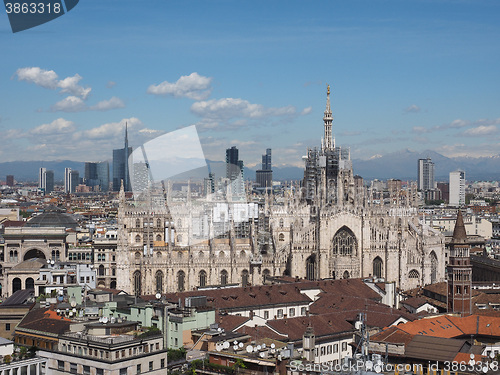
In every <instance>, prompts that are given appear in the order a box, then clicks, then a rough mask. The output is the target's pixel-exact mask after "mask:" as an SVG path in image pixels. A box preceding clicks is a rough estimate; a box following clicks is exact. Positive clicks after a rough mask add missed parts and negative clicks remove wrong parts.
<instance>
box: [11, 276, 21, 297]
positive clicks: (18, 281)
mask: <svg viewBox="0 0 500 375" xmlns="http://www.w3.org/2000/svg"><path fill="white" fill-rule="evenodd" d="M21 288H22V286H21V279H20V278H19V277H16V278H15V279H14V280H12V293H13V294H14V293H15V292H17V291H18V290H21Z"/></svg>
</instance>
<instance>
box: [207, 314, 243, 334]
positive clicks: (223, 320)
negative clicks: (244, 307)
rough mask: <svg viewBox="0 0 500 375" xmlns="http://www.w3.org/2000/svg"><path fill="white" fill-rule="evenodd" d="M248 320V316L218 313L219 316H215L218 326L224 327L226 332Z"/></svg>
mask: <svg viewBox="0 0 500 375" xmlns="http://www.w3.org/2000/svg"><path fill="white" fill-rule="evenodd" d="M249 320H250V318H248V317H246V316H238V315H219V317H218V318H216V321H215V322H216V323H217V324H218V325H219V327H220V328H224V330H225V331H226V332H230V331H233V330H234V329H235V328H238V327H239V326H240V325H242V324H243V323H245V322H247V321H249Z"/></svg>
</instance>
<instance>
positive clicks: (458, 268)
mask: <svg viewBox="0 0 500 375" xmlns="http://www.w3.org/2000/svg"><path fill="white" fill-rule="evenodd" d="M447 269H448V271H447V272H448V312H449V313H459V314H461V315H462V316H467V315H470V314H472V266H471V264H470V245H469V243H468V241H467V233H466V231H465V225H464V219H463V217H462V212H461V211H460V210H458V213H457V221H456V223H455V230H454V231H453V238H452V240H451V243H450V263H449V264H448V268H447Z"/></svg>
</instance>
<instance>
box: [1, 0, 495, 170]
mask: <svg viewBox="0 0 500 375" xmlns="http://www.w3.org/2000/svg"><path fill="white" fill-rule="evenodd" d="M118 4H120V6H118ZM152 5H153V3H148V2H147V3H144V2H125V3H123V2H120V3H118V2H107V3H102V2H97V1H93V0H89V1H86V2H84V3H81V4H79V6H78V7H77V8H75V10H73V11H72V12H70V13H68V14H67V15H66V16H65V17H62V18H60V19H57V20H55V21H53V22H50V23H47V24H45V25H42V26H39V27H36V28H34V29H32V30H27V31H24V32H21V33H17V34H11V33H10V27H9V25H8V20H7V17H6V16H4V17H0V30H2V32H3V35H4V37H3V38H2V40H1V41H0V46H2V50H3V51H4V53H5V55H6V56H9V58H7V59H4V60H3V61H2V63H1V64H2V65H1V66H2V74H1V75H0V93H1V96H2V102H3V103H4V106H2V109H0V131H1V132H2V134H3V140H4V145H3V147H2V149H1V150H0V162H3V161H14V160H46V161H49V160H60V159H68V160H77V161H82V162H83V161H98V160H111V157H112V150H113V149H117V148H122V147H123V133H124V128H125V124H126V123H128V125H129V134H130V136H129V140H130V144H131V145H132V146H134V147H137V146H138V145H140V144H142V143H144V142H146V141H147V140H150V139H152V138H154V137H156V136H159V135H162V134H165V133H167V132H171V131H174V130H176V129H178V128H183V127H187V126H189V125H192V124H196V125H197V129H198V132H199V134H200V138H201V142H202V146H203V151H204V153H205V155H206V157H207V158H208V159H211V160H223V154H222V153H221V152H220V150H224V149H227V148H230V147H232V146H236V147H238V149H239V150H240V154H241V157H240V158H241V159H242V160H244V161H245V164H246V165H248V166H250V167H254V166H256V165H259V164H260V157H261V155H262V152H263V150H265V149H267V148H272V149H273V154H274V155H273V164H274V165H276V166H277V167H280V166H284V165H293V166H299V167H303V162H302V156H303V155H304V154H305V153H306V149H307V147H320V144H321V137H322V135H323V134H322V133H323V132H322V118H323V112H324V110H325V94H326V85H327V83H329V84H330V85H331V87H332V102H331V106H332V113H333V118H334V119H333V126H332V132H333V135H334V137H335V140H336V142H337V144H338V145H341V146H342V147H350V148H351V155H352V158H353V159H369V158H373V157H377V156H378V155H385V154H387V153H390V152H395V151H398V150H402V149H406V148H409V149H412V150H416V151H424V150H427V149H430V150H433V151H436V152H439V153H441V154H443V155H445V156H448V157H453V156H464V155H466V156H471V157H478V156H493V155H497V154H498V149H499V145H500V142H499V133H498V126H499V124H500V114H499V113H498V100H499V94H498V92H497V90H496V88H497V86H498V82H499V78H500V76H499V75H500V73H499V72H498V69H497V68H496V60H497V57H498V55H499V50H498V47H497V43H496V40H497V36H499V35H500V26H499V25H497V22H496V18H495V15H496V14H498V13H497V12H498V10H499V8H500V5H499V4H497V3H496V2H493V1H475V2H470V1H461V2H458V3H451V2H449V1H437V2H435V1H433V2H431V1H425V0H419V1H411V2H404V3H402V2H398V1H380V2H377V3H373V2H368V1H355V2H349V3H348V4H347V3H340V2H325V1H320V2H315V3H312V4H304V3H300V2H296V1H292V2H286V3H284V2H275V3H273V4H268V3H263V2H257V3H252V4H251V5H250V4H239V5H238V6H236V5H234V4H232V3H230V2H224V1H222V2H217V3H215V2H209V3H202V2H195V6H194V7H193V6H192V5H193V4H190V5H186V4H183V3H175V2H174V3H168V4H162V3H160V4H158V3H154V7H155V8H156V9H155V11H154V12H152V8H151V7H152ZM132 15H133V16H132ZM124 19H126V20H127V21H126V22H123V20H124ZM200 57H203V58H202V59H200ZM89 155H92V157H91V158H90V159H91V160H89Z"/></svg>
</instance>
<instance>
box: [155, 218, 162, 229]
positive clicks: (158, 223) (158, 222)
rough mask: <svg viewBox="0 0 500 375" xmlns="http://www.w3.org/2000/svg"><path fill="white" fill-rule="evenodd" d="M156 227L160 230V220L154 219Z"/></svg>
mask: <svg viewBox="0 0 500 375" xmlns="http://www.w3.org/2000/svg"><path fill="white" fill-rule="evenodd" d="M156 226H157V227H158V228H161V220H160V219H156Z"/></svg>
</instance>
